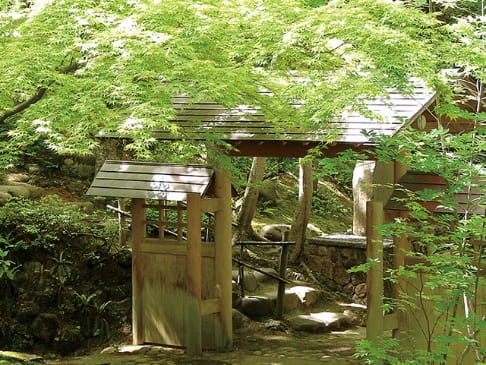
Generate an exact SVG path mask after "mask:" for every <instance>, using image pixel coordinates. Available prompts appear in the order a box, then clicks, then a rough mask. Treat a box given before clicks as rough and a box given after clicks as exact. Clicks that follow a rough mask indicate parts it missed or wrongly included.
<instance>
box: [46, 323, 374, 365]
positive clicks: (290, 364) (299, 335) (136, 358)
mask: <svg viewBox="0 0 486 365" xmlns="http://www.w3.org/2000/svg"><path fill="white" fill-rule="evenodd" d="M364 335H365V329H364V328H363V327H354V328H351V329H348V330H345V331H339V332H330V333H323V334H310V333H303V332H282V331H275V330H267V329H264V328H263V327H262V324H260V323H258V322H253V323H252V325H250V326H249V327H247V328H245V329H242V330H237V331H235V333H234V349H233V351H231V352H226V353H217V352H213V351H207V352H204V353H203V355H202V356H200V357H194V358H189V357H187V356H186V355H185V353H184V351H183V350H181V349H174V348H167V347H161V346H155V345H154V346H128V345H123V344H122V345H120V346H118V347H116V348H115V347H113V348H109V349H106V350H105V352H108V353H103V354H101V353H99V352H97V353H94V354H92V355H89V356H83V357H76V358H64V359H56V360H51V361H48V362H47V364H48V365H85V364H86V365H88V364H89V365H122V364H123V365H125V364H128V365H144V364H147V365H149V364H150V365H152V364H167V365H174V364H181V365H190V364H191V365H213V364H214V365H224V364H226V365H318V364H333V365H345V364H349V365H353V364H356V365H358V364H362V363H363V361H362V360H358V359H355V358H354V357H353V354H354V353H355V352H356V350H355V345H356V341H357V340H359V339H362V338H364Z"/></svg>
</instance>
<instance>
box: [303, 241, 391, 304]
mask: <svg viewBox="0 0 486 365" xmlns="http://www.w3.org/2000/svg"><path fill="white" fill-rule="evenodd" d="M384 256H385V267H389V263H390V262H391V252H390V242H385V253H384ZM365 262H366V237H362V236H353V235H326V236H322V237H312V238H309V239H308V240H307V243H306V245H305V249H304V263H305V264H306V265H307V266H308V267H309V268H310V269H311V270H312V271H314V272H316V273H319V274H320V275H322V276H323V277H324V278H326V279H328V280H329V281H330V282H331V283H332V284H333V285H332V286H333V287H335V290H336V291H339V292H342V293H344V294H346V295H347V296H349V298H350V299H352V300H353V302H355V303H358V304H366V292H367V285H366V274H365V273H362V272H358V273H349V272H348V270H349V269H351V268H352V267H354V266H357V265H360V264H364V263H365ZM385 291H386V292H387V293H388V292H389V291H390V290H389V288H386V289H385ZM387 293H386V294H387Z"/></svg>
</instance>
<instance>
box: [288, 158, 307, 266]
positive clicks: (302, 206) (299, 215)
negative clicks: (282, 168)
mask: <svg viewBox="0 0 486 365" xmlns="http://www.w3.org/2000/svg"><path fill="white" fill-rule="evenodd" d="M311 207H312V161H311V160H303V161H302V160H301V163H300V168H299V203H298V205H297V209H296V211H295V215H294V219H293V221H292V228H291V229H290V239H291V240H294V241H295V246H294V247H293V250H292V252H291V253H290V259H289V260H290V262H292V263H295V262H296V261H297V259H298V258H299V257H300V255H301V254H302V251H303V250H304V241H305V231H306V229H307V224H308V223H309V218H310V214H311Z"/></svg>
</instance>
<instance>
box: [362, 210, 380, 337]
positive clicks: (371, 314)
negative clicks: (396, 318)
mask: <svg viewBox="0 0 486 365" xmlns="http://www.w3.org/2000/svg"><path fill="white" fill-rule="evenodd" d="M383 220H384V219H383V203H382V202H375V201H369V202H367V204H366V255H367V261H368V262H371V267H370V269H369V271H368V275H367V282H368V318H367V321H366V338H367V339H368V340H371V341H375V340H377V338H378V337H379V336H382V335H383V328H384V326H383V322H384V320H383V237H382V236H381V234H380V233H379V232H378V230H377V229H376V226H377V225H380V224H383Z"/></svg>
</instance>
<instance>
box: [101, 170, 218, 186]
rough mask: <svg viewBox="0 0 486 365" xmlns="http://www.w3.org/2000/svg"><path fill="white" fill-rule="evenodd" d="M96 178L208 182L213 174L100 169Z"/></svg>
mask: <svg viewBox="0 0 486 365" xmlns="http://www.w3.org/2000/svg"><path fill="white" fill-rule="evenodd" d="M96 179H110V180H133V181H156V182H157V181H169V182H184V183H199V184H204V183H206V184H207V183H208V182H209V181H210V180H211V176H198V175H175V174H172V175H171V174H152V173H143V174H142V173H136V172H106V171H100V172H98V173H97V174H96Z"/></svg>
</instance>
